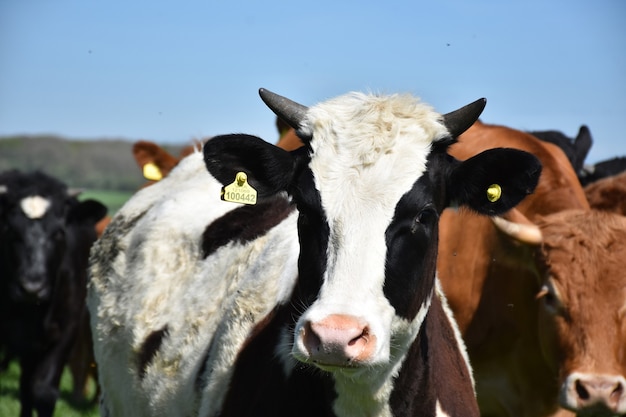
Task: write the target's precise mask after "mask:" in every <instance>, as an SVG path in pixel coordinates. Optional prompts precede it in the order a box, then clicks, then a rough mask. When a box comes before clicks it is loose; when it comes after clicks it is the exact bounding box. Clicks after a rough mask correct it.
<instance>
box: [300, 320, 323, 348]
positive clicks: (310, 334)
mask: <svg viewBox="0 0 626 417" xmlns="http://www.w3.org/2000/svg"><path fill="white" fill-rule="evenodd" d="M300 333H301V337H302V342H303V343H304V346H305V347H306V349H307V350H308V351H309V354H314V353H317V352H319V351H320V346H321V343H322V342H321V340H320V338H319V336H318V335H317V334H316V333H315V331H314V330H313V328H312V327H311V322H306V323H305V325H304V326H302V330H300Z"/></svg>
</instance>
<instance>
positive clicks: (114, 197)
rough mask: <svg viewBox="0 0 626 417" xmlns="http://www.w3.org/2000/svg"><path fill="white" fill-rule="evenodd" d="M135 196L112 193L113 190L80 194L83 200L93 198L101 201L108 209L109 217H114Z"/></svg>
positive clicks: (129, 193)
mask: <svg viewBox="0 0 626 417" xmlns="http://www.w3.org/2000/svg"><path fill="white" fill-rule="evenodd" d="M132 195H133V193H131V192H123V191H111V190H87V191H83V192H82V193H81V194H80V197H79V198H80V199H81V200H86V199H88V198H92V199H94V200H98V201H100V202H101V203H102V204H104V205H105V206H107V207H108V209H109V212H108V215H109V216H113V215H114V214H115V213H116V212H117V211H118V210H119V209H120V207H122V206H123V205H124V203H125V202H126V201H127V200H128V199H129V198H130V197H131V196H132Z"/></svg>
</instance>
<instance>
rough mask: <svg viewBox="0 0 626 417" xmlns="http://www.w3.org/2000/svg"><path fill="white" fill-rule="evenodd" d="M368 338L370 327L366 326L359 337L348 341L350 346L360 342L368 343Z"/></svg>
mask: <svg viewBox="0 0 626 417" xmlns="http://www.w3.org/2000/svg"><path fill="white" fill-rule="evenodd" d="M368 338H369V327H367V326H366V327H365V328H364V329H363V331H362V332H361V334H360V335H358V336H357V337H355V338H354V339H352V340H350V341H349V342H348V346H354V345H355V344H357V343H359V342H365V343H367V341H368Z"/></svg>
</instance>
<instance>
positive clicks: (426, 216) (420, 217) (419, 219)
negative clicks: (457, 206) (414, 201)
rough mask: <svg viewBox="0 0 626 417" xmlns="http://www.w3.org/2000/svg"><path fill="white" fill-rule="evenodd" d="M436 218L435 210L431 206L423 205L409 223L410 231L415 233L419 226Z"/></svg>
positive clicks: (427, 223) (428, 223)
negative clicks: (410, 223) (411, 222)
mask: <svg viewBox="0 0 626 417" xmlns="http://www.w3.org/2000/svg"><path fill="white" fill-rule="evenodd" d="M436 219H437V212H436V211H435V209H434V208H433V207H430V206H428V207H425V208H424V209H423V210H420V212H419V213H418V214H417V216H415V219H414V220H413V224H412V225H411V233H413V234H415V233H417V231H418V230H419V229H420V228H423V227H425V226H429V225H431V224H432V223H433V222H434V221H435V220H436Z"/></svg>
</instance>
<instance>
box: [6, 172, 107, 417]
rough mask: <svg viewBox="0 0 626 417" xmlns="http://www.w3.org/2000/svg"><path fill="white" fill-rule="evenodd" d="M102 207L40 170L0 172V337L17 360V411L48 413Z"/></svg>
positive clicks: (78, 314)
mask: <svg viewBox="0 0 626 417" xmlns="http://www.w3.org/2000/svg"><path fill="white" fill-rule="evenodd" d="M105 214H106V207H105V206H103V205H102V204H100V203H99V202H97V201H95V200H86V201H83V202H79V201H78V200H77V198H76V197H75V196H73V195H71V194H70V193H69V191H68V188H67V187H66V186H65V184H63V183H61V182H60V181H58V180H57V179H55V178H52V177H50V176H48V175H46V174H44V173H41V172H33V173H22V172H20V171H17V170H12V171H6V172H3V173H1V174H0V334H1V335H2V338H1V339H0V343H1V344H2V348H3V349H4V351H5V354H6V355H7V356H8V357H11V358H17V359H18V360H19V364H20V368H21V376H20V387H19V397H20V403H21V414H20V415H21V416H22V417H30V416H31V415H32V412H33V410H35V411H37V414H38V415H39V417H50V416H52V414H53V411H54V407H55V403H56V400H57V398H58V396H59V390H58V387H59V380H60V377H61V373H62V371H63V368H64V366H65V364H66V362H67V360H68V355H69V352H70V349H71V348H72V345H73V343H74V341H75V339H76V333H77V331H78V328H79V326H80V322H81V320H83V319H84V317H85V314H86V308H85V296H86V270H87V261H88V257H89V250H90V248H91V245H92V243H93V242H94V241H95V239H96V232H95V228H94V226H95V224H96V223H97V222H98V221H99V220H100V219H101V218H102V217H103V216H104V215H105Z"/></svg>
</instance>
